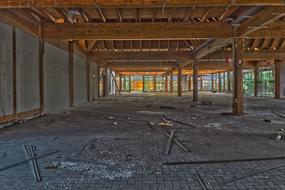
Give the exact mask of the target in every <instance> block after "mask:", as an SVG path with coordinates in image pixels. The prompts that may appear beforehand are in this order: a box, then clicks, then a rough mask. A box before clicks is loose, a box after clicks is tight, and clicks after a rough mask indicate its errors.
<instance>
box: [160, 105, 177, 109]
mask: <svg viewBox="0 0 285 190" xmlns="http://www.w3.org/2000/svg"><path fill="white" fill-rule="evenodd" d="M159 108H160V109H176V108H175V107H173V106H160V107H159Z"/></svg>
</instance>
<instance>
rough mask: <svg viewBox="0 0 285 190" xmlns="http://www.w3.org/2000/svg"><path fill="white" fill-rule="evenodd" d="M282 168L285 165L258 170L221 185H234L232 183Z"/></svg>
mask: <svg viewBox="0 0 285 190" xmlns="http://www.w3.org/2000/svg"><path fill="white" fill-rule="evenodd" d="M281 167H285V164H280V165H277V166H273V167H269V168H265V169H262V170H258V171H255V172H252V173H249V174H247V175H244V176H242V177H237V178H234V179H231V180H228V181H226V182H223V183H221V184H219V185H226V184H228V183H232V182H235V181H238V180H241V179H245V178H248V177H251V176H255V175H257V174H261V173H264V172H267V171H270V170H275V169H278V168H281Z"/></svg>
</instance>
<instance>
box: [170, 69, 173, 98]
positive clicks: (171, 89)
mask: <svg viewBox="0 0 285 190" xmlns="http://www.w3.org/2000/svg"><path fill="white" fill-rule="evenodd" d="M170 93H173V71H171V72H170Z"/></svg>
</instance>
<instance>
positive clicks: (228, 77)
mask: <svg viewBox="0 0 285 190" xmlns="http://www.w3.org/2000/svg"><path fill="white" fill-rule="evenodd" d="M227 80H228V89H227V90H228V92H231V82H232V80H231V72H230V71H228V74H227Z"/></svg>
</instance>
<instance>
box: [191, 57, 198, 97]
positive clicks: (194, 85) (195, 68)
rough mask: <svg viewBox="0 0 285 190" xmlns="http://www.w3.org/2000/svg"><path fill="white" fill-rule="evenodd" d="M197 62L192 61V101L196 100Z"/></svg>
mask: <svg viewBox="0 0 285 190" xmlns="http://www.w3.org/2000/svg"><path fill="white" fill-rule="evenodd" d="M197 64H198V62H197V60H196V59H194V61H193V65H192V66H193V102H198V65H197Z"/></svg>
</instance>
